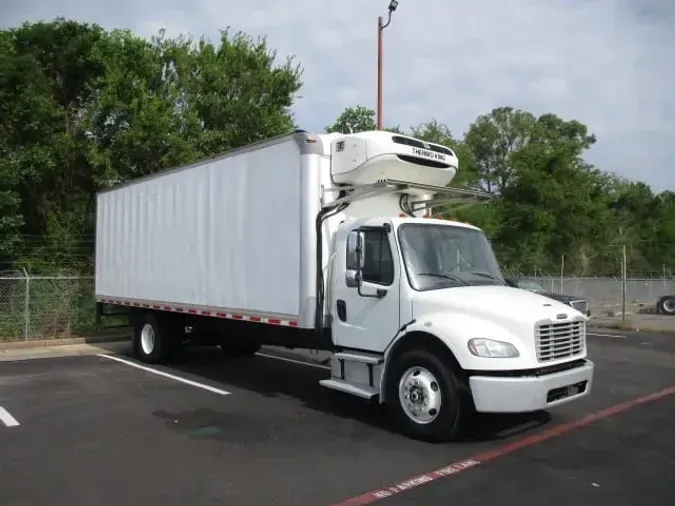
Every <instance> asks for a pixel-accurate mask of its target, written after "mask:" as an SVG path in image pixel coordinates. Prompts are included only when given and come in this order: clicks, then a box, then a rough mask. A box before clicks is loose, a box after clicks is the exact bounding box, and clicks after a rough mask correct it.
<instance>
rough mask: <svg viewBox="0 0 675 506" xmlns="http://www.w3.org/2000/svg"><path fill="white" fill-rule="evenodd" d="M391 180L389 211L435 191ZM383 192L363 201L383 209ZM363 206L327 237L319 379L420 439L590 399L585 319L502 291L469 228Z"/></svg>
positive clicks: (477, 233) (488, 255) (486, 251)
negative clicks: (325, 343)
mask: <svg viewBox="0 0 675 506" xmlns="http://www.w3.org/2000/svg"><path fill="white" fill-rule="evenodd" d="M428 169H429V167H428V166H427V167H425V168H424V170H428ZM397 170H398V172H399V173H400V172H402V170H401V167H400V166H399V167H398V168H397ZM408 176H409V177H410V172H408ZM359 179H360V180H361V181H360V182H363V180H364V179H367V178H365V177H364V176H363V174H361V175H360V176H359ZM380 182H381V183H382V181H380ZM399 183H400V181H399ZM382 184H386V182H385V183H382ZM391 186H393V187H395V188H396V189H397V190H396V191H393V192H392V194H389V198H390V203H391V204H392V206H393V203H395V202H396V203H400V201H401V196H402V195H412V196H416V197H415V198H419V197H420V195H422V194H424V195H426V196H427V197H428V195H429V193H430V192H431V191H432V190H431V187H430V186H428V185H427V184H426V182H421V183H419V184H417V185H416V184H413V183H411V184H409V185H404V184H398V185H397V184H393V185H391ZM446 189H447V188H446ZM437 190H438V192H442V191H443V188H440V187H439V188H437ZM386 198H387V195H377V196H375V197H371V208H372V209H377V210H378V211H381V210H382V209H384V208H386V205H385V204H384V200H385V199H386ZM378 199H379V200H378ZM366 200H367V199H366ZM430 201H431V200H430V199H429V198H425V199H422V202H430ZM418 202H419V201H418ZM367 208H368V205H367V204H362V206H361V207H360V208H359V209H358V211H357V212H356V213H352V215H351V216H350V215H348V214H347V211H345V212H343V214H342V215H341V216H340V218H339V225H338V226H337V227H336V230H335V233H334V237H333V241H332V246H331V261H330V263H329V265H328V272H329V276H328V279H327V285H328V286H329V290H328V298H329V299H330V301H329V303H328V304H327V306H328V321H330V331H331V335H332V341H333V343H334V346H335V352H334V353H333V357H332V373H331V378H329V379H326V380H322V381H321V384H322V385H323V386H326V387H328V388H332V389H336V390H341V391H344V392H347V393H350V394H352V395H357V396H360V397H363V398H366V399H373V400H375V399H377V400H378V401H379V402H381V403H385V404H387V405H388V406H389V407H390V408H391V410H392V415H393V416H394V417H395V418H396V419H397V420H398V422H399V425H400V426H401V427H402V428H403V430H404V431H405V432H407V433H408V434H409V435H411V436H413V437H416V438H421V439H425V440H445V439H448V438H453V437H455V436H458V435H459V434H461V433H463V432H464V431H465V429H466V428H467V424H470V423H471V422H470V420H471V419H472V417H473V415H475V413H477V412H478V413H481V412H482V413H523V412H533V411H538V410H542V409H548V408H551V407H554V406H557V405H560V404H563V403H566V402H570V401H573V400H575V399H579V398H581V397H583V396H586V395H588V394H589V392H590V389H591V383H592V379H593V371H594V365H593V363H592V362H591V361H590V360H588V359H587V358H586V320H587V317H586V316H585V315H584V314H582V313H580V312H579V311H577V310H575V309H574V308H571V307H570V306H568V305H565V304H563V303H560V302H558V301H555V300H552V299H550V298H548V297H544V296H542V295H539V294H536V293H531V292H527V291H524V290H519V289H516V288H513V287H511V286H509V285H508V284H507V283H506V281H505V280H504V277H503V275H502V273H501V270H500V268H499V264H498V262H497V259H496V258H495V255H494V252H493V250H492V247H491V245H490V242H489V240H488V239H487V237H486V236H485V235H484V233H483V232H482V231H481V230H480V229H479V228H477V227H475V226H472V225H470V224H466V223H460V222H457V221H452V220H445V219H434V218H430V217H429V213H428V212H426V210H425V211H423V212H418V213H414V212H408V213H400V214H399V215H394V216H386V215H380V216H367V214H368V213H367V212H364V209H367ZM426 209H427V210H428V206H427V207H426ZM408 211H410V209H408ZM364 214H365V215H366V216H364ZM392 214H393V213H392ZM416 214H417V215H416Z"/></svg>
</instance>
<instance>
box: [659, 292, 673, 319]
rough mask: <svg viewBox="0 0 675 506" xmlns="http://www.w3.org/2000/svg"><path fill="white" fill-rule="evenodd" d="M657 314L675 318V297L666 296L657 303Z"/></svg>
mask: <svg viewBox="0 0 675 506" xmlns="http://www.w3.org/2000/svg"><path fill="white" fill-rule="evenodd" d="M656 312H657V313H661V314H666V315H669V316H675V295H664V296H663V297H659V298H658V300H657V301H656Z"/></svg>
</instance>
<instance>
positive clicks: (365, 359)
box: [333, 351, 384, 365]
mask: <svg viewBox="0 0 675 506" xmlns="http://www.w3.org/2000/svg"><path fill="white" fill-rule="evenodd" d="M333 357H334V358H336V359H337V360H347V361H350V362H360V363H362V364H373V365H378V364H381V363H382V362H384V357H383V356H382V355H376V354H375V353H364V352H354V351H340V352H338V353H334V354H333Z"/></svg>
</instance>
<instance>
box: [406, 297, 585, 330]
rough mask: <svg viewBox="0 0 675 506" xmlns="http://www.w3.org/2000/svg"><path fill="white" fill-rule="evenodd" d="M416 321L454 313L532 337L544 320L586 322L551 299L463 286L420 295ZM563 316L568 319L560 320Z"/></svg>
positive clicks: (415, 301) (414, 309) (576, 312)
mask: <svg viewBox="0 0 675 506" xmlns="http://www.w3.org/2000/svg"><path fill="white" fill-rule="evenodd" d="M413 311H414V314H415V317H416V318H417V317H419V316H421V314H422V313H431V312H434V313H446V314H447V313H454V314H462V315H464V316H468V317H473V318H477V319H480V320H485V321H489V322H491V323H494V324H496V325H498V326H500V327H505V328H506V329H508V330H510V331H512V332H514V333H517V334H521V333H526V334H529V335H531V334H532V332H533V330H534V325H535V323H536V322H537V321H540V320H551V321H569V320H573V319H574V320H576V319H578V318H584V319H585V317H584V315H582V314H581V313H580V312H578V311H577V310H575V309H573V308H572V307H570V306H568V305H566V304H563V303H562V302H559V301H557V300H554V299H551V298H550V297H547V296H544V295H540V294H537V293H533V292H529V291H527V290H521V289H519V288H513V287H510V286H501V285H481V286H459V287H453V288H444V289H439V290H428V291H424V292H417V293H416V294H415V298H414V300H413ZM561 315H565V316H564V317H563V318H560V316H561Z"/></svg>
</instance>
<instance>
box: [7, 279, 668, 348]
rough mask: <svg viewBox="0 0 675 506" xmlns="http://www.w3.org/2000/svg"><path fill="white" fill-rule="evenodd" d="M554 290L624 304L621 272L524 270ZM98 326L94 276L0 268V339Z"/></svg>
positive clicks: (662, 284) (636, 286)
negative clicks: (600, 274) (579, 275)
mask: <svg viewBox="0 0 675 506" xmlns="http://www.w3.org/2000/svg"><path fill="white" fill-rule="evenodd" d="M521 278H522V279H530V280H533V281H536V282H538V283H539V284H541V285H542V286H543V287H544V288H545V289H546V290H549V291H551V292H554V293H565V294H569V295H577V296H580V297H584V298H586V299H588V300H589V301H590V302H591V305H592V306H595V307H598V306H600V307H602V306H613V305H620V304H621V283H622V281H621V279H620V278H577V277H564V278H560V277H555V276H521ZM666 294H675V278H653V279H637V278H629V279H627V280H626V302H627V303H628V304H652V303H653V302H655V300H656V299H657V298H658V297H660V296H662V295H666ZM95 328H96V310H95V300H94V278H93V277H76V276H29V275H28V274H27V273H25V272H20V271H19V272H10V273H0V341H18V340H30V339H59V338H70V337H79V336H82V335H83V334H87V333H89V332H91V331H93V330H95Z"/></svg>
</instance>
